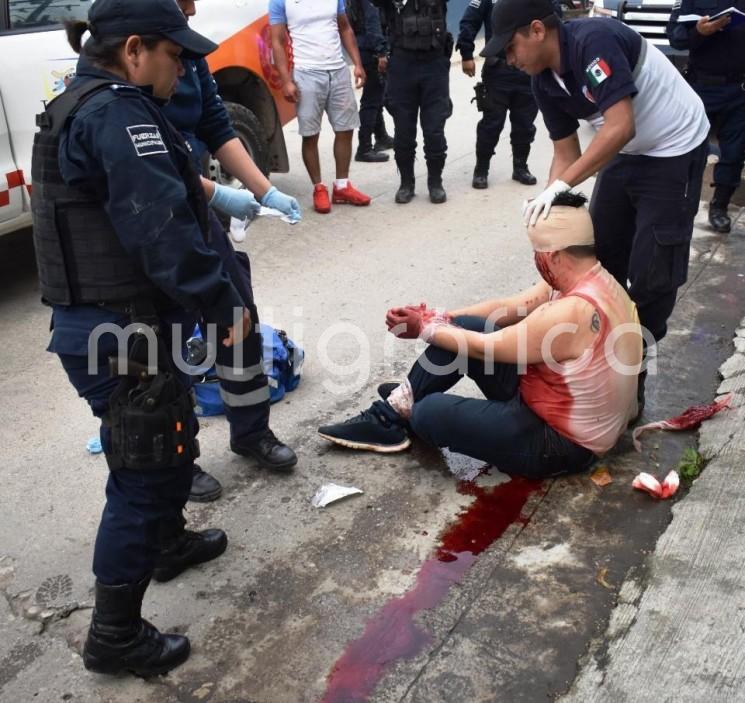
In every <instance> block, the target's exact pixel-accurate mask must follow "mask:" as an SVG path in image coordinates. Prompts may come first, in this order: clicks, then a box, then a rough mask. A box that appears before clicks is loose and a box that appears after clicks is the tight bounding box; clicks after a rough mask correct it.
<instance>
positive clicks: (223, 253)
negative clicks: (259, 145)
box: [163, 0, 300, 502]
mask: <svg viewBox="0 0 745 703" xmlns="http://www.w3.org/2000/svg"><path fill="white" fill-rule="evenodd" d="M178 5H179V7H180V8H181V11H182V12H183V13H184V15H185V16H186V18H187V21H188V18H189V17H192V16H194V15H195V14H196V8H195V3H194V0H178ZM184 69H185V74H184V76H182V78H181V80H180V81H179V84H178V88H177V89H176V93H175V95H174V96H173V97H172V98H171V100H170V101H169V102H168V103H167V104H166V105H165V106H164V107H163V112H164V113H165V116H166V117H167V118H168V120H169V121H170V122H171V124H173V126H174V127H176V129H178V130H179V131H180V132H181V135H182V136H183V137H184V139H185V140H186V141H187V142H188V143H189V146H190V147H191V153H192V157H193V159H194V163H195V166H196V167H197V168H199V167H200V165H201V162H202V157H203V156H204V154H205V153H207V152H209V153H210V154H213V155H214V156H215V158H217V160H218V161H219V162H220V163H221V164H222V165H223V166H224V167H225V170H226V171H228V173H231V174H232V175H233V176H235V177H236V178H238V180H240V181H241V182H242V183H243V184H244V185H245V186H246V188H247V189H248V191H250V192H246V191H243V192H241V193H234V192H231V191H230V190H222V188H223V187H222V186H218V191H221V192H218V193H217V194H216V195H217V196H218V197H217V201H218V202H219V196H220V195H221V194H225V195H226V196H232V197H237V196H239V195H240V196H250V195H251V193H253V195H254V196H256V198H257V199H258V200H259V201H260V204H261V205H265V206H267V207H272V208H275V209H277V210H280V211H281V212H283V213H284V214H286V215H290V216H292V217H295V218H298V219H299V218H300V206H299V205H298V202H297V200H295V198H291V197H289V196H287V195H285V194H284V193H282V192H280V191H279V190H277V188H275V187H274V186H273V185H272V184H271V183H270V182H269V180H268V179H267V178H266V177H265V176H264V174H263V173H262V172H261V170H260V169H259V168H258V166H256V164H255V163H254V162H253V160H252V159H251V157H250V156H249V154H248V152H247V151H246V149H245V147H244V146H243V144H242V143H241V141H240V139H238V136H237V135H236V133H235V130H234V129H233V125H232V123H231V121H230V117H229V116H228V113H227V110H226V109H225V105H224V104H223V102H222V99H221V98H220V96H219V95H218V93H217V85H216V83H215V80H214V78H213V77H212V74H211V73H210V70H209V67H208V66H207V61H206V59H204V58H200V59H195V60H185V61H184ZM207 187H208V188H213V187H214V186H213V185H212V184H208V185H207ZM213 197H215V196H213ZM255 206H256V208H257V209H258V206H259V202H255ZM218 209H219V206H218ZM227 214H230V213H229V212H228V213H227ZM209 218H210V240H209V245H210V247H211V248H212V249H214V250H215V251H217V253H218V254H220V258H221V259H222V261H223V267H224V268H225V270H226V272H227V273H228V275H229V276H230V279H231V281H232V282H233V284H234V285H235V287H236V289H237V290H238V292H239V293H240V294H241V297H242V298H243V301H244V304H245V305H246V307H247V308H248V310H249V311H250V313H251V332H250V334H249V335H248V337H247V339H246V340H245V342H244V343H243V344H241V345H240V348H239V349H238V353H237V354H236V355H235V357H234V354H233V352H234V350H233V349H228V348H226V347H222V346H219V345H218V348H217V360H216V364H215V371H216V373H217V376H218V378H219V379H220V396H221V398H222V401H223V405H224V407H225V414H226V416H227V418H228V422H229V424H230V447H231V449H232V450H233V451H234V452H236V453H238V454H242V455H244V456H250V457H253V458H255V459H256V460H257V461H258V462H259V463H260V465H261V466H263V467H265V468H268V469H272V470H275V471H289V470H291V469H292V467H293V466H294V465H295V464H296V463H297V457H296V456H295V452H293V451H292V449H290V448H289V447H288V446H286V445H285V444H283V443H282V442H280V441H279V440H278V439H277V437H276V436H275V435H274V433H273V432H272V431H271V430H270V429H269V385H268V381H267V378H266V376H265V375H264V369H263V366H262V339H261V334H260V333H259V326H258V325H259V315H258V311H257V308H256V305H255V303H254V298H253V290H252V287H251V274H250V271H251V267H250V263H249V261H248V257H247V256H246V254H245V253H244V252H236V251H235V250H234V249H233V245H232V244H231V242H230V240H229V239H228V236H227V234H226V232H225V228H224V227H223V226H222V224H221V223H220V220H219V219H218V218H217V216H216V215H215V213H214V211H213V208H210V212H209ZM235 358H238V359H240V362H241V363H240V368H237V369H236V368H234V363H233V361H234V359H235ZM220 492H221V487H220V483H219V482H218V481H217V479H216V478H215V477H214V476H212V475H210V474H208V473H206V472H205V471H202V469H201V467H200V466H199V465H197V464H195V465H194V470H193V478H192V487H191V492H190V494H189V498H190V500H197V501H200V502H204V501H208V500H214V499H215V498H217V497H218V496H219V495H220Z"/></svg>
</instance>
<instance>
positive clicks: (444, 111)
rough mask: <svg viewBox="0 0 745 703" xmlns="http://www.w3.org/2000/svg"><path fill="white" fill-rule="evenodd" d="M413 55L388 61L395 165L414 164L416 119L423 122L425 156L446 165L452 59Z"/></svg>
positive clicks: (397, 54)
mask: <svg viewBox="0 0 745 703" xmlns="http://www.w3.org/2000/svg"><path fill="white" fill-rule="evenodd" d="M415 56H416V55H415V54H413V53H412V52H406V53H404V52H397V51H395V50H394V52H393V55H392V56H391V58H390V61H389V62H388V78H387V87H386V105H387V107H388V111H389V112H390V113H391V115H392V116H393V124H394V127H395V134H394V136H393V141H394V145H393V149H394V152H395V155H396V162H397V163H399V164H401V163H403V164H413V163H414V156H415V155H416V129H417V117H419V119H420V120H421V123H422V133H423V135H424V157H425V159H426V160H427V161H428V162H442V163H443V164H444V163H445V154H446V153H447V148H448V145H447V141H446V139H445V122H446V121H447V119H448V117H450V115H451V113H452V110H453V105H452V103H451V102H450V59H448V58H447V57H445V56H441V55H438V56H436V57H430V58H424V57H423V58H416V57H415Z"/></svg>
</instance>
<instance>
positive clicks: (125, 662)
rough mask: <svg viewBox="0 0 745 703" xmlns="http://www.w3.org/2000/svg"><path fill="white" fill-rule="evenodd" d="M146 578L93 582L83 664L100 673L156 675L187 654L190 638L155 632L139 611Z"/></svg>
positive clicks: (176, 664) (146, 582)
mask: <svg viewBox="0 0 745 703" xmlns="http://www.w3.org/2000/svg"><path fill="white" fill-rule="evenodd" d="M149 582H150V579H149V578H145V579H143V580H142V581H140V582H138V583H128V584H124V585H121V586H104V585H103V584H101V583H98V582H96V607H95V609H94V610H93V617H92V618H91V626H90V629H89V630H88V638H87V639H86V641H85V647H84V648H83V664H84V665H85V668H86V669H88V670H90V671H95V672H97V673H99V674H118V673H121V672H124V671H129V672H131V673H133V674H135V675H137V676H156V675H158V674H165V673H166V672H167V671H170V670H171V669H173V668H175V667H177V666H178V665H179V664H183V663H184V662H185V661H186V660H187V659H188V658H189V651H190V647H189V640H188V639H187V638H186V637H183V636H182V635H168V634H162V633H160V632H158V630H157V629H156V628H155V627H154V626H153V625H151V624H150V623H149V622H148V621H147V620H143V619H142V616H141V615H140V612H141V608H142V598H143V596H144V595H145V590H146V589H147V586H148V583H149Z"/></svg>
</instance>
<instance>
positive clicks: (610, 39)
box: [482, 0, 709, 406]
mask: <svg viewBox="0 0 745 703" xmlns="http://www.w3.org/2000/svg"><path fill="white" fill-rule="evenodd" d="M500 51H505V52H506V55H507V61H508V62H509V63H510V64H511V65H513V66H516V67H517V68H519V69H521V70H523V71H525V72H526V73H528V74H529V75H530V76H532V80H533V94H534V95H535V98H536V102H537V103H538V108H539V109H540V110H541V112H542V113H543V118H544V121H545V123H546V127H547V128H548V133H549V136H550V137H551V139H552V141H553V145H554V155H553V161H552V164H551V171H550V174H549V177H548V183H547V187H546V188H545V190H544V191H543V192H542V193H541V194H540V195H538V196H537V197H536V198H535V199H533V200H531V201H530V202H529V203H527V205H526V207H525V209H524V213H523V214H524V216H525V219H526V221H527V222H529V223H535V222H536V221H537V218H538V217H546V216H547V215H548V212H549V210H550V208H551V202H552V201H553V199H554V197H555V195H556V193H558V192H561V191H563V190H566V189H567V188H570V187H574V186H578V185H580V184H581V183H583V182H584V181H585V180H587V179H588V178H590V177H591V176H594V175H595V174H597V180H596V182H595V188H594V190H593V194H592V200H591V204H590V213H591V215H592V219H593V224H594V227H595V245H596V249H597V255H598V259H599V260H600V262H601V263H602V264H603V266H604V267H605V268H606V269H608V271H610V272H611V273H612V274H613V276H615V278H616V279H617V280H618V282H619V283H621V284H622V285H624V286H627V288H628V291H629V295H630V296H631V299H632V300H633V301H634V302H635V303H636V305H637V307H638V310H639V318H640V320H641V323H642V326H643V327H645V328H646V332H645V335H646V336H647V337H648V340H647V341H648V343H651V342H652V340H654V341H655V342H656V341H659V340H660V339H662V338H663V337H664V336H665V333H666V332H667V320H668V318H669V317H670V314H671V313H672V311H673V307H674V306H675V297H676V292H677V290H678V287H679V286H680V285H681V284H683V283H684V282H685V280H686V277H687V275H688V253H689V249H690V245H691V236H692V234H693V220H694V217H695V215H696V211H697V210H698V204H699V198H700V195H701V179H702V176H703V170H704V166H705V162H706V152H707V145H706V138H707V135H708V132H709V121H708V120H707V119H706V113H705V111H704V106H703V104H702V102H701V99H700V98H699V97H698V96H697V95H696V93H695V92H694V91H693V90H692V88H691V87H690V86H689V85H688V83H686V81H685V80H684V79H683V77H682V76H681V75H680V74H679V73H678V72H677V71H676V70H675V68H674V66H673V65H672V63H671V62H670V61H669V60H668V59H667V58H666V57H665V56H664V55H663V54H662V52H660V51H659V50H658V49H657V48H655V47H654V46H653V45H651V44H650V43H649V42H647V41H646V40H645V39H643V38H642V37H641V36H640V35H639V34H637V33H636V32H635V31H634V30H632V29H630V28H629V27H627V26H626V25H624V24H623V23H621V22H618V21H616V20H612V19H609V18H602V17H598V18H583V19H577V20H574V21H572V22H567V23H562V22H561V21H560V20H559V18H558V17H557V16H556V15H555V14H554V12H553V7H552V5H551V3H550V2H549V0H499V2H498V3H497V4H496V5H495V8H494V12H493V15H492V38H491V40H490V41H489V42H488V44H487V45H486V46H485V47H484V50H483V51H482V55H484V56H493V55H496V54H498V53H499V52H500ZM580 119H584V120H587V121H588V122H590V123H591V124H592V126H593V127H594V128H595V129H596V130H597V131H596V133H595V136H594V137H593V139H592V141H591V142H590V143H589V144H588V146H587V148H586V149H585V151H584V153H583V152H582V150H581V148H580V143H579V138H578V136H577V129H578V127H579V120H580ZM643 389H644V374H642V375H641V376H640V383H639V395H640V398H639V400H640V406H643Z"/></svg>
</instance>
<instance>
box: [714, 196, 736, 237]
mask: <svg viewBox="0 0 745 703" xmlns="http://www.w3.org/2000/svg"><path fill="white" fill-rule="evenodd" d="M734 192H735V189H734V188H733V187H732V186H723V185H716V184H714V196H713V197H712V199H711V203H709V224H710V225H711V226H712V227H713V228H714V231H715V232H720V233H721V234H726V233H727V232H729V231H730V229H731V228H732V220H730V217H729V215H728V214H727V206H728V205H729V201H730V199H731V198H732V195H733V193H734Z"/></svg>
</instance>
